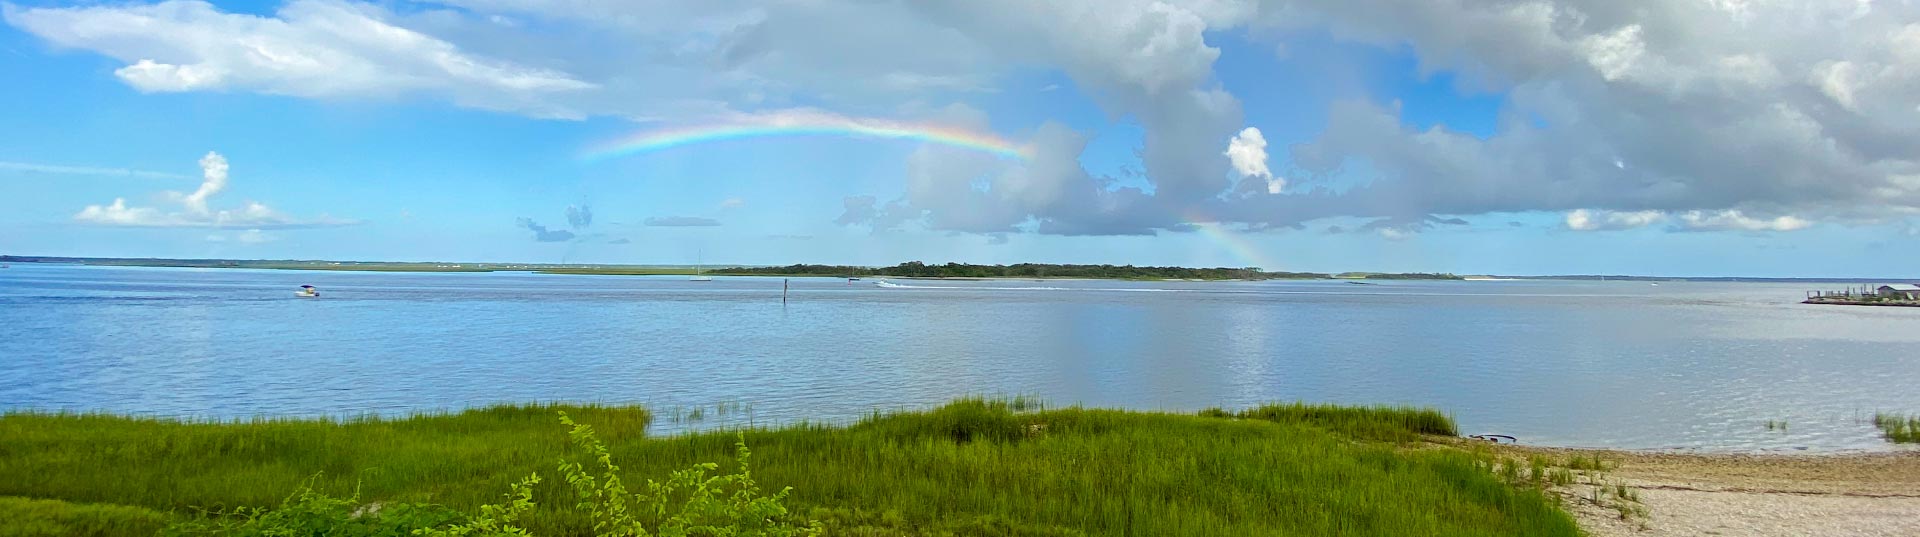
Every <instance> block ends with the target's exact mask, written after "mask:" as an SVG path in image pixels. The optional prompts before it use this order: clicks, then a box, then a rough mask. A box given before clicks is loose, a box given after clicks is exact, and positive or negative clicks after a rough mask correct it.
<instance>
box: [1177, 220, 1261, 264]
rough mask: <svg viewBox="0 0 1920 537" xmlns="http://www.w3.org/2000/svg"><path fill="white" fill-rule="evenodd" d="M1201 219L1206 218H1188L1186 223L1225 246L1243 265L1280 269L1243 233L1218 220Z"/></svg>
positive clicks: (1209, 238)
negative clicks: (1227, 226) (1221, 223)
mask: <svg viewBox="0 0 1920 537" xmlns="http://www.w3.org/2000/svg"><path fill="white" fill-rule="evenodd" d="M1203 220H1207V219H1201V218H1188V219H1187V223H1189V224H1193V228H1194V230H1195V231H1198V232H1199V233H1200V236H1202V237H1206V238H1207V239H1208V240H1211V241H1213V242H1214V243H1215V244H1218V245H1220V247H1221V248H1225V249H1226V250H1227V253H1229V254H1233V256H1234V257H1236V258H1239V259H1240V262H1241V263H1245V265H1243V266H1248V267H1260V269H1261V270H1268V271H1275V270H1280V263H1279V262H1276V261H1274V260H1273V259H1271V258H1268V257H1267V256H1266V254H1264V253H1261V251H1260V247H1259V246H1256V245H1254V244H1253V241H1249V240H1247V239H1246V237H1245V236H1243V235H1244V234H1242V233H1238V232H1235V231H1233V230H1230V229H1227V228H1226V226H1222V225H1220V223H1219V222H1213V221H1203ZM1235 268H1238V267H1235Z"/></svg>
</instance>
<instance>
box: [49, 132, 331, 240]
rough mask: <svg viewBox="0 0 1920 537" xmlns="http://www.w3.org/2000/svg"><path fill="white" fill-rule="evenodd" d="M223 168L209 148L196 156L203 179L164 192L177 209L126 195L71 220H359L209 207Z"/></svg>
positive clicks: (285, 223) (254, 223) (232, 223)
mask: <svg viewBox="0 0 1920 537" xmlns="http://www.w3.org/2000/svg"><path fill="white" fill-rule="evenodd" d="M227 170H228V166H227V158H226V157H223V156H220V154H219V153H216V152H212V151H209V152H207V156H205V157H201V158H200V171H201V174H202V176H203V179H202V181H201V183H200V187H199V188H197V189H195V190H194V191H193V192H191V193H181V192H171V191H169V192H166V193H165V194H164V197H165V198H166V199H167V200H168V201H170V202H172V203H175V204H177V205H179V210H174V211H169V210H164V209H160V208H155V207H136V206H131V205H128V204H127V200H126V198H114V199H113V203H110V204H107V205H88V206H87V207H86V208H84V209H81V210H80V212H79V213H77V214H74V215H73V219H74V221H77V222H82V223H87V224H95V225H103V226H127V227H163V228H164V227H199V228H235V229H254V230H258V229H295V228H312V227H329V226H343V225H352V224H357V223H359V222H357V221H353V220H339V219H334V218H331V217H327V216H321V217H320V218H318V219H314V220H297V219H294V218H292V217H289V216H287V215H285V214H281V213H280V212H279V211H275V210H273V209H272V208H270V207H267V206H266V205H265V204H262V203H260V202H257V201H249V202H247V203H246V204H245V205H243V206H241V207H240V208H237V209H213V208H210V207H209V206H208V203H207V202H208V201H209V200H210V199H211V198H212V197H213V196H214V195H216V194H219V193H220V191H222V190H226V188H227Z"/></svg>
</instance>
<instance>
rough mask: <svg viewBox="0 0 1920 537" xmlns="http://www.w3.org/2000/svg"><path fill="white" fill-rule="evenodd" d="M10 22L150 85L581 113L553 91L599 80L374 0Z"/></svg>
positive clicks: (83, 10) (95, 13)
mask: <svg viewBox="0 0 1920 537" xmlns="http://www.w3.org/2000/svg"><path fill="white" fill-rule="evenodd" d="M5 16H6V20H7V22H8V23H10V24H12V25H14V26H16V27H19V28H21V29H23V30H26V31H27V32H30V33H33V34H35V35H38V36H40V37H41V38H42V39H45V40H47V41H48V42H50V43H53V44H54V45H58V46H61V47H67V48H75V49H85V50H92V51H95V52H99V53H101V54H105V55H107V56H111V57H113V58H116V59H119V60H121V61H125V62H128V65H126V66H125V67H121V68H120V69H118V70H115V71H114V74H115V76H118V77H119V78H120V79H121V80H122V81H124V82H126V83H127V85H130V86H133V87H134V89H138V90H140V91H144V92H179V91H198V90H226V89H236V90H244V91H257V92H261V93H270V94H278V95H291V96H296V97H320V98H331V97H353V96H367V95H372V96H397V95H406V94H427V95H436V96H441V97H445V98H448V99H450V100H452V101H454V102H455V103H458V104H461V105H464V106H471V107H475V108H485V109H493V110H507V111H515V112H523V113H528V114H532V115H539V116H561V117H574V116H578V115H580V113H579V112H578V111H576V110H574V109H572V108H570V107H567V106H563V105H561V104H558V103H557V102H556V101H554V100H553V99H552V98H551V97H552V96H553V95H556V94H564V93H568V92H576V91H580V90H586V89H590V88H593V87H594V85H593V84H590V83H587V82H582V81H580V80H576V79H574V78H573V77H571V76H569V75H567V74H565V73H561V72H558V71H553V70H548V69H539V68H532V67H526V66H522V65H518V64H515V63H511V62H505V61H500V60H495V59H491V58H485V57H481V56H477V55H473V54H470V53H467V52H465V51H462V50H461V49H460V48H459V47H457V46H454V45H453V44H452V43H449V42H447V41H443V40H441V39H438V38H435V37H432V36H429V35H426V34H424V33H421V32H418V31H414V30H410V29H407V28H404V27H401V26H399V25H397V24H395V23H393V22H391V21H390V20H388V19H390V18H392V15H391V14H389V13H387V12H386V11H384V10H383V9H381V8H378V7H375V6H373V5H371V4H364V3H356V2H348V1H344V0H292V1H290V2H288V3H287V4H285V5H283V6H281V7H280V9H279V10H278V11H277V12H275V13H274V14H273V15H272V16H257V15H249V14H241V13H229V12H223V11H220V10H219V9H217V8H215V7H214V6H213V5H211V4H208V3H206V2H201V1H194V0H169V1H166V2H160V3H157V4H147V5H99V6H75V7H50V8H16V7H14V6H12V5H11V4H9V5H7V6H6V10H5Z"/></svg>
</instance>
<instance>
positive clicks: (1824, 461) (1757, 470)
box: [1496, 446, 1920, 537]
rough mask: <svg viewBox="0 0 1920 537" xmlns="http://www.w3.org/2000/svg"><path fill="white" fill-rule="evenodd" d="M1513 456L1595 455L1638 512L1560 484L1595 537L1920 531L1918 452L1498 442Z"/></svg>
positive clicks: (1909, 535)
mask: <svg viewBox="0 0 1920 537" xmlns="http://www.w3.org/2000/svg"><path fill="white" fill-rule="evenodd" d="M1496 449H1497V451H1499V452H1503V453H1504V454H1507V455H1509V456H1514V457H1519V458H1525V457H1526V456H1528V455H1535V454H1537V455H1545V456H1548V457H1553V458H1556V459H1560V460H1565V459H1567V458H1569V457H1573V456H1581V457H1592V456H1594V455H1598V456H1599V457H1600V458H1601V459H1602V460H1604V461H1606V462H1607V463H1608V465H1609V468H1608V469H1607V470H1605V472H1604V476H1605V477H1604V479H1603V481H1604V482H1605V483H1606V484H1607V485H1608V486H1618V485H1625V486H1626V487H1627V488H1628V489H1629V490H1630V491H1631V494H1633V495H1635V496H1637V498H1638V502H1637V503H1638V504H1639V505H1638V506H1637V507H1638V508H1640V510H1639V511H1638V512H1637V513H1635V514H1632V515H1630V516H1626V517H1623V516H1622V515H1621V512H1620V509H1619V508H1618V506H1617V505H1618V501H1619V500H1618V499H1617V498H1615V499H1614V502H1613V503H1609V502H1608V501H1607V500H1606V498H1605V495H1604V494H1602V495H1599V497H1601V498H1602V499H1601V500H1600V501H1597V502H1596V501H1594V500H1592V498H1594V497H1596V495H1595V494H1594V487H1593V486H1592V485H1587V484H1573V485H1565V486H1560V487H1556V488H1555V490H1556V492H1558V493H1560V494H1561V495H1562V497H1563V498H1566V499H1567V500H1568V501H1567V502H1566V505H1567V507H1568V510H1570V511H1572V512H1573V513H1574V514H1575V517H1576V518H1578V519H1579V521H1580V525H1581V527H1582V528H1585V529H1586V530H1587V531H1589V532H1592V534H1593V535H1595V536H1597V537H1614V536H1635V537H1664V536H1670V535H1671V536H1678V535H1689V536H1691V535H1729V536H1734V535H1737V536H1758V537H1771V536H1802V535H1819V536H1879V535H1887V536H1904V537H1913V536H1920V451H1916V450H1902V451H1897V452H1893V453H1870V454H1838V455H1784V454H1783V455H1773V454H1699V453H1669V452H1636V451H1607V450H1575V449H1555V448H1535V447H1513V446H1501V447H1499V448H1496Z"/></svg>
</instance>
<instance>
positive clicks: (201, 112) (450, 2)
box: [0, 0, 1920, 277]
mask: <svg viewBox="0 0 1920 537" xmlns="http://www.w3.org/2000/svg"><path fill="white" fill-rule="evenodd" d="M0 16H3V17H0V18H3V19H4V25H0V80H5V81H8V82H7V83H5V84H0V254H15V255H56V256H101V257H176V258H246V259H349V260H392V261H470V262H478V261H499V262H541V263H559V262H566V263H633V264H685V263H693V262H696V261H698V262H705V263H709V264H788V263H826V264H862V265H890V264H894V263H898V262H902V261H908V260H921V261H926V262H932V263H941V262H949V261H955V262H971V263H1018V262H1049V263H1113V264H1134V265H1185V266H1229V267H1245V266H1255V267H1261V268H1264V269H1267V270H1286V271H1318V272H1340V271H1395V272H1401V271H1419V272H1454V273H1461V274H1513V275H1531V274H1601V273H1604V274H1642V275H1669V276H1770V277H1899V276H1910V277H1920V274H1916V273H1917V272H1920V271H1916V270H1915V269H1914V267H1916V266H1920V3H1916V2H1913V1H1911V0H1879V1H1876V0H1768V1H1760V0H1429V1H1424V2H1402V1H1394V0H1179V1H1176V0H1153V1H1142V0H1059V1H1053V2H1029V1H1025V0H925V1H907V0H860V1H853V0H848V1H832V0H770V1H757V2H746V1H734V0H714V1H708V2H678V1H648V0H574V1H557V0H554V1H546V0H438V1H401V0H386V1H361V0H287V1H278V2H274V1H247V2H203V1H197V0H166V1H160V2H152V1H114V2H50V1H35V0H24V1H23V0H10V1H6V2H0Z"/></svg>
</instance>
